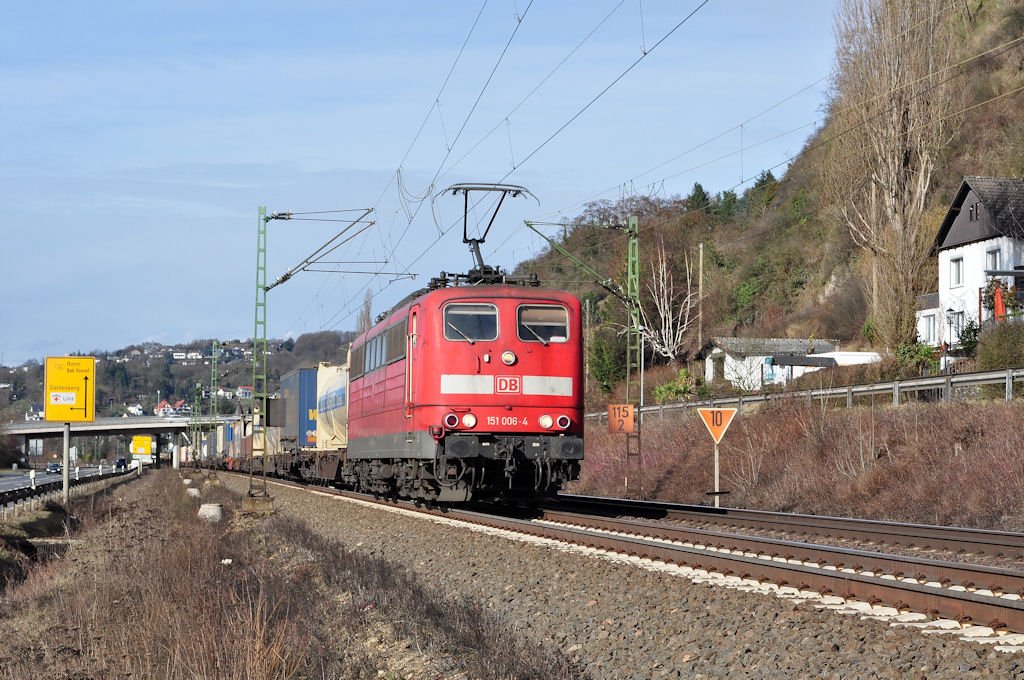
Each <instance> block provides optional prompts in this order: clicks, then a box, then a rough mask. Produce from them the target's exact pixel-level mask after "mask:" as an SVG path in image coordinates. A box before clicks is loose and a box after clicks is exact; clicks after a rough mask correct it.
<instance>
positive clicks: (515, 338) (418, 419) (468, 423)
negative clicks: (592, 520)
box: [339, 185, 583, 502]
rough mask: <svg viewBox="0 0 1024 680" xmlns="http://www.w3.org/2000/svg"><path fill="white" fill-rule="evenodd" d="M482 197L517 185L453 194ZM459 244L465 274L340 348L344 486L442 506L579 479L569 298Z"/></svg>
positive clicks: (577, 365)
mask: <svg viewBox="0 0 1024 680" xmlns="http://www.w3.org/2000/svg"><path fill="white" fill-rule="evenodd" d="M495 187H497V188H495ZM481 189H482V190H486V191H503V192H505V193H503V194H502V198H504V196H505V195H507V194H508V193H512V195H518V193H521V192H524V191H525V190H523V189H522V188H521V187H511V188H510V187H508V186H507V185H458V186H457V187H453V188H452V190H454V192H455V193H458V192H459V191H463V192H465V194H466V195H467V205H468V194H469V191H472V190H481ZM499 206H500V203H499ZM492 221H493V218H492ZM488 229H489V227H488ZM484 237H486V232H485V234H484ZM463 239H464V241H466V242H467V243H470V245H471V249H472V251H473V253H474V255H475V257H476V259H477V263H478V266H477V267H476V268H475V269H473V270H472V271H471V272H470V273H469V274H468V275H447V274H442V277H441V278H439V279H434V280H433V281H432V282H431V288H429V289H426V290H422V291H419V292H417V293H414V294H413V295H411V296H409V297H408V298H406V300H403V301H402V302H401V303H399V304H398V306H397V307H395V308H394V309H392V310H391V311H389V312H387V313H385V314H383V315H381V317H379V318H378V323H377V324H376V325H375V326H374V327H373V328H372V329H370V330H369V331H367V332H366V333H364V334H363V335H361V336H360V337H358V338H357V339H356V340H355V342H353V344H352V348H351V351H350V355H349V370H350V376H349V412H348V417H349V433H348V436H349V441H348V451H347V455H346V461H345V464H344V465H343V466H342V468H341V470H339V476H341V477H342V479H340V480H339V481H341V482H343V483H345V484H347V485H351V486H354V487H356V488H360V489H363V490H367V491H373V492H375V493H380V494H384V495H397V496H403V497H410V498H420V499H425V500H436V501H441V502H455V501H465V500H469V499H470V498H477V499H479V498H486V499H505V498H515V497H520V498H521V497H527V498H528V497H534V496H537V495H542V494H546V493H554V492H555V491H557V490H558V489H560V488H561V487H562V485H563V484H564V483H565V482H568V481H571V480H574V479H577V478H578V477H579V465H580V461H581V460H582V458H583V389H582V387H583V333H582V322H581V317H580V302H579V300H578V299H577V298H576V297H575V296H573V295H571V294H569V293H566V292H564V291H558V290H550V289H543V288H540V287H538V282H537V281H536V279H532V280H513V279H511V278H509V277H507V276H505V275H504V274H503V273H502V272H501V271H500V270H498V269H492V268H490V267H487V266H486V265H484V264H483V262H482V260H481V258H480V254H479V244H480V243H482V242H483V238H481V239H469V238H468V235H466V234H465V233H464V237H463Z"/></svg>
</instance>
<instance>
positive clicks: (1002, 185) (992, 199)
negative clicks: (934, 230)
mask: <svg viewBox="0 0 1024 680" xmlns="http://www.w3.org/2000/svg"><path fill="white" fill-rule="evenodd" d="M972 190H973V191H974V193H975V194H977V195H978V198H979V199H981V202H982V204H983V205H984V206H985V210H987V211H988V212H989V214H990V215H992V219H993V220H994V223H995V224H994V226H995V229H996V231H997V232H998V233H999V234H1001V235H1003V236H1010V237H1013V238H1020V239H1024V179H1016V178H1013V177H971V176H968V177H964V181H963V182H962V183H961V184H960V188H959V189H958V190H957V192H956V196H955V197H954V198H953V203H952V204H951V205H950V206H949V210H948V211H947V212H946V217H945V218H943V220H942V226H940V227H939V233H938V234H936V235H935V243H934V244H933V245H932V254H933V255H934V254H935V253H936V252H938V250H939V248H940V247H941V246H942V244H943V243H945V241H946V237H947V236H948V235H949V230H950V229H951V228H952V226H953V222H954V220H956V217H957V215H959V214H960V209H961V208H962V207H963V204H964V200H966V198H967V194H968V193H970V192H971V191H972ZM974 240H981V239H978V238H976V239H974ZM968 242H971V241H965V242H964V243H951V244H950V245H949V246H947V247H953V246H960V245H965V244H966V243H968Z"/></svg>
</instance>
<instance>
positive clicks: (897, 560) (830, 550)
mask: <svg viewBox="0 0 1024 680" xmlns="http://www.w3.org/2000/svg"><path fill="white" fill-rule="evenodd" d="M543 519H544V520H545V521H550V522H561V523H565V524H570V525H573V526H581V527H586V528H590V529H598V530H604V531H615V532H620V533H625V534H631V535H633V536H635V537H637V538H645V539H648V538H650V539H656V540H662V541H677V542H680V543H683V542H685V543H691V544H695V545H705V546H710V547H713V548H714V549H716V550H732V551H736V550H741V551H744V552H748V553H754V554H756V555H758V556H762V555H763V556H767V557H770V558H772V559H782V560H798V561H800V562H811V563H814V564H817V565H818V566H819V567H821V566H829V567H834V568H836V569H851V570H853V571H855V572H858V573H864V572H869V573H870V574H874V575H875V576H883V575H889V576H892V577H895V578H899V579H912V580H913V581H915V582H920V583H937V584H939V585H941V586H943V587H950V586H952V585H956V586H960V587H963V588H965V589H967V590H988V591H991V592H993V593H1012V594H1016V595H1024V572H1022V571H1018V570H1015V569H1005V568H1001V567H990V566H986V565H978V564H968V563H965V562H948V561H943V560H931V559H926V558H922V557H909V556H902V555H893V554H888V553H879V552H871V551H867V550H856V549H853V548H840V547H836V546H830V545H821V544H817V543H801V542H798V541H787V540H782V539H777V538H766V537H763V536H750V535H742V534H730V533H726V532H721V531H708V530H705V529H689V528H680V527H678V526H671V525H666V524H650V523H647V522H641V521H637V520H626V519H614V518H605V517H593V516H591V515H581V514H577V513H568V512H550V511H549V512H545V513H544V516H543Z"/></svg>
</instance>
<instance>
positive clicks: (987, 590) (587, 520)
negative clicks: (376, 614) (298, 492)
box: [274, 480, 1024, 633]
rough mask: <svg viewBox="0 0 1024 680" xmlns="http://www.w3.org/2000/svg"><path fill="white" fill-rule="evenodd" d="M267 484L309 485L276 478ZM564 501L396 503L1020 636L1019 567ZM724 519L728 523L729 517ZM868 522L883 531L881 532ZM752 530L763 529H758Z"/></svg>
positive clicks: (663, 510) (933, 532) (932, 534)
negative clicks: (703, 525)
mask: <svg viewBox="0 0 1024 680" xmlns="http://www.w3.org/2000/svg"><path fill="white" fill-rule="evenodd" d="M274 483H279V484H287V485H289V486H296V487H300V488H307V489H308V488H309V487H305V486H303V485H299V484H295V483H292V482H281V481H280V480H275V481H274ZM315 490H318V491H321V492H326V493H329V494H332V495H339V496H347V497H352V498H356V499H358V500H362V501H370V502H377V503H380V504H382V505H387V506H394V505H396V504H395V503H394V502H392V501H381V500H376V501H375V500H374V499H373V498H372V497H368V496H365V495H362V494H353V493H350V492H343V491H338V490H336V489H330V488H325V487H315ZM564 500H565V499H564V498H563V499H560V500H559V501H558V502H557V503H556V504H555V505H557V506H559V507H558V508H554V507H546V508H544V509H543V511H542V512H541V514H540V516H539V517H523V516H516V515H514V514H513V515H511V516H509V515H505V514H497V513H495V512H481V511H479V510H467V509H461V508H447V509H440V508H415V507H414V506H413V505H412V504H411V503H410V504H400V505H402V506H403V507H405V508H406V509H409V510H416V511H418V512H421V513H424V514H428V515H435V516H440V517H444V518H447V519H455V520H462V521H466V522H470V523H473V524H476V525H482V526H485V527H490V528H493V529H501V530H506V531H511V532H515V533H519V534H526V535H529V536H534V537H540V538H546V539H551V540H554V541H559V542H564V543H569V544H573V545H577V546H583V547H588V548H594V549H598V550H603V551H609V552H612V553H618V554H622V555H629V556H634V557H639V558H644V559H648V560H654V561H660V562H664V563H668V564H675V565H680V566H685V567H689V568H691V569H693V570H697V571H701V570H703V571H706V572H709V573H719V574H722V575H723V576H725V577H728V578H732V579H733V580H735V581H736V582H738V583H749V584H751V585H759V584H764V583H771V584H775V585H776V586H777V587H778V588H779V589H789V590H790V591H791V592H792V593H794V594H797V595H799V594H801V593H810V592H813V593H817V594H820V595H822V596H831V597H832V598H833V599H835V600H837V601H841V602H842V603H862V604H865V605H885V606H888V607H890V608H892V609H893V610H896V611H899V612H916V613H918V614H920V615H924V616H925V617H931V618H935V619H951V620H954V621H957V622H960V623H961V624H968V625H974V626H985V627H989V628H991V629H992V630H993V631H996V632H999V633H1005V632H1013V633H1024V600H1022V595H1024V572H1022V571H1020V570H1016V569H1006V568H1000V567H992V566H985V565H977V564H968V563H964V562H950V561H943V560H934V559H927V558H923V557H911V556H905V555H895V554H891V553H884V552H873V551H866V550H854V549H849V548H841V547H836V546H828V545H822V544H818V543H810V542H802V541H793V540H782V539H777V538H769V537H763V536H750V535H745V534H739V533H730V532H725V531H711V530H706V529H693V528H686V527H678V526H675V527H674V526H671V525H670V524H666V522H665V520H666V519H672V518H676V517H675V515H674V514H673V513H674V512H676V511H679V512H700V510H679V508H680V506H671V505H669V504H650V503H644V504H639V505H638V504H631V503H629V502H627V503H626V504H625V505H623V504H621V503H618V502H616V501H613V499H585V500H583V501H582V502H581V501H576V502H575V505H574V507H575V510H579V509H580V506H581V505H585V504H587V503H591V504H592V505H591V507H592V508H594V512H590V513H583V512H576V511H574V512H569V511H568V510H566V509H564V507H565V506H566V505H567V504H566V503H565V502H564ZM615 506H618V510H615V509H614V508H615ZM624 508H626V509H628V512H627V510H624ZM701 510H703V508H702V509H701ZM719 510H722V511H724V512H719V513H716V514H717V515H719V516H728V515H729V513H732V512H733V511H731V510H729V509H719ZM641 511H643V512H641ZM652 512H653V513H655V514H656V515H659V516H656V517H653V518H651V517H647V518H644V519H635V518H632V519H624V518H622V517H618V516H612V515H615V514H616V513H618V514H631V515H632V516H633V517H636V516H637V515H644V514H650V513H652ZM735 514H736V515H739V516H743V517H745V518H746V519H745V520H744V521H749V522H754V521H758V522H772V523H773V525H774V526H775V527H776V528H778V527H779V526H780V525H781V524H783V523H784V518H786V517H789V516H788V515H784V514H782V513H758V512H755V511H745V510H744V511H738V512H736V513H735ZM764 515H768V516H770V517H764ZM759 516H760V517H759ZM793 517H796V518H797V520H796V521H797V525H798V526H807V527H808V528H809V529H810V530H811V531H826V529H815V528H813V526H812V525H813V521H812V520H814V519H820V520H822V523H823V524H829V522H830V521H833V520H835V519H836V518H814V517H811V516H806V515H804V516H800V515H798V516H793ZM730 521H736V520H735V516H734V518H733V520H730ZM843 524H848V525H849V527H850V528H849V529H847V530H853V527H854V526H855V525H856V524H858V522H857V521H856V520H841V521H840V522H839V523H837V524H834V525H833V526H836V527H839V526H841V525H843ZM865 524H868V525H872V526H875V529H874V530H873V531H874V533H873V535H875V536H877V537H882V536H887V535H890V534H892V535H894V536H897V537H901V538H900V540H901V541H910V540H911V538H912V536H911V535H910V534H909V533H908V531H909V529H908V527H910V526H913V525H896V524H892V523H886V522H866V523H865ZM877 525H886V526H887V527H889V528H888V529H882V528H881V527H879V526H877ZM759 526H761V528H763V527H764V525H763V524H760V525H759ZM898 527H902V528H898ZM924 528H926V529H928V530H929V531H928V540H929V541H930V542H937V540H938V539H942V536H941V530H942V529H943V527H924ZM779 530H781V529H779ZM827 531H830V532H831V531H836V529H827ZM953 531H954V532H956V531H959V530H953ZM967 532H968V534H972V535H973V536H974V538H973V541H974V544H978V545H984V546H987V547H988V549H989V550H998V548H997V546H998V545H1000V544H999V541H998V540H997V539H996V537H995V536H989V537H988V538H987V539H982V537H981V534H986V533H990V534H999V535H1004V536H1017V535H1016V534H1006V532H979V531H973V530H967ZM828 535H832V534H828ZM942 540H944V541H949V542H950V545H952V544H953V542H955V539H954V538H949V539H942ZM1007 544H1010V545H1013V543H1012V541H1006V542H1004V543H1003V544H1002V545H1003V546H1004V548H1005V546H1006V545H1007ZM1000 554H1001V553H1000Z"/></svg>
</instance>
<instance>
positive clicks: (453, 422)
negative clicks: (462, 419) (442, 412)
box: [444, 413, 459, 429]
mask: <svg viewBox="0 0 1024 680" xmlns="http://www.w3.org/2000/svg"><path fill="white" fill-rule="evenodd" d="M444 424H445V427H447V428H448V429H452V428H454V427H458V426H459V417H458V416H457V415H455V414H454V413H449V414H448V415H446V416H445V417H444Z"/></svg>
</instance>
